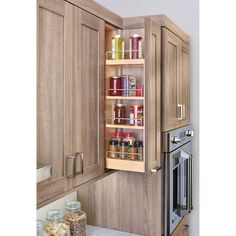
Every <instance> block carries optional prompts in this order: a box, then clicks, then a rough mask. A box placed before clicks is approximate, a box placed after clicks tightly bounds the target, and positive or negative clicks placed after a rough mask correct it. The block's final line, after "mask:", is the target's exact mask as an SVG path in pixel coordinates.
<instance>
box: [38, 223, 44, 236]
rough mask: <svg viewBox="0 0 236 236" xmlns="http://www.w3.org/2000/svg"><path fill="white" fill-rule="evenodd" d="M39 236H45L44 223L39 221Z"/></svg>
mask: <svg viewBox="0 0 236 236" xmlns="http://www.w3.org/2000/svg"><path fill="white" fill-rule="evenodd" d="M36 227H37V236H44V222H43V221H41V220H37V226H36Z"/></svg>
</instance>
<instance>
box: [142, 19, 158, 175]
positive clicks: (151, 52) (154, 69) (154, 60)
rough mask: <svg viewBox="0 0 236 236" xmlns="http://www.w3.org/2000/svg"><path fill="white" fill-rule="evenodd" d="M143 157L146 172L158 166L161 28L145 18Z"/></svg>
mask: <svg viewBox="0 0 236 236" xmlns="http://www.w3.org/2000/svg"><path fill="white" fill-rule="evenodd" d="M145 42H146V45H145V157H146V163H145V167H146V173H150V170H151V169H154V168H157V167H160V154H161V150H160V147H161V143H160V140H161V82H160V66H161V61H160V56H161V55H160V54H161V28H160V25H158V24H157V23H156V22H153V21H152V20H151V19H146V20H145Z"/></svg>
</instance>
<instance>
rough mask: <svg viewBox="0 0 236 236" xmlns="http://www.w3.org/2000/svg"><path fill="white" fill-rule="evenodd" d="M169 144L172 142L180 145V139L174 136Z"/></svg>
mask: <svg viewBox="0 0 236 236" xmlns="http://www.w3.org/2000/svg"><path fill="white" fill-rule="evenodd" d="M171 142H172V143H180V142H181V139H180V138H179V137H176V136H174V137H173V138H172V139H171Z"/></svg>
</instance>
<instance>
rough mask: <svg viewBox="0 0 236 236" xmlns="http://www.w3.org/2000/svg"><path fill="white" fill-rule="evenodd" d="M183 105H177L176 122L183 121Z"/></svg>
mask: <svg viewBox="0 0 236 236" xmlns="http://www.w3.org/2000/svg"><path fill="white" fill-rule="evenodd" d="M183 106H184V105H183V104H178V105H177V107H178V120H183ZM179 108H180V116H179Z"/></svg>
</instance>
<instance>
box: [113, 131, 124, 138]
mask: <svg viewBox="0 0 236 236" xmlns="http://www.w3.org/2000/svg"><path fill="white" fill-rule="evenodd" d="M114 136H116V137H122V136H123V133H122V132H115V133H114Z"/></svg>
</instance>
